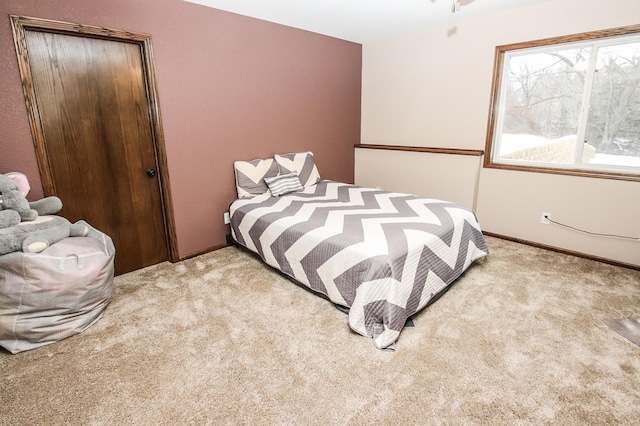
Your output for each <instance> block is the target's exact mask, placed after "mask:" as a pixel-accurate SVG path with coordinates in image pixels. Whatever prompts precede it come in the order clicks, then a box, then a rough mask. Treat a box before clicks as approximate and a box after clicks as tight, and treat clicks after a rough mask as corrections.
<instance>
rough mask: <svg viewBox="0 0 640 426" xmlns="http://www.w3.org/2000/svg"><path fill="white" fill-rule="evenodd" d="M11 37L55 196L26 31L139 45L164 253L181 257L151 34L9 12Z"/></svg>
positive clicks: (45, 176)
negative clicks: (158, 188)
mask: <svg viewBox="0 0 640 426" xmlns="http://www.w3.org/2000/svg"><path fill="white" fill-rule="evenodd" d="M9 16H10V19H11V28H12V31H13V40H14V43H15V47H16V55H17V56H18V66H19V69H20V79H21V81H22V90H23V92H24V98H25V102H26V103H27V114H28V116H29V124H30V126H31V135H32V137H33V143H34V148H35V153H36V159H37V162H38V169H39V171H40V179H41V182H42V187H43V190H44V195H45V196H49V195H55V194H56V188H55V185H54V181H53V177H52V173H51V167H50V164H49V155H48V153H47V149H46V144H45V139H44V131H43V126H42V122H41V120H40V111H39V109H38V102H37V98H36V93H35V88H34V85H33V78H32V73H31V66H30V65H29V57H28V53H29V52H28V49H27V43H26V36H25V32H26V31H41V32H50V33H57V34H67V35H75V36H80V37H91V38H99V39H104V40H111V41H117V42H125V43H133V44H136V45H138V46H139V48H140V52H141V60H142V64H143V71H142V74H143V76H144V79H145V86H146V92H147V93H146V94H147V108H148V112H149V118H150V122H151V134H152V139H153V147H154V152H155V157H156V158H155V160H156V167H157V170H158V179H159V184H160V197H161V200H162V216H163V221H164V228H165V236H166V244H167V248H168V250H167V252H168V254H169V261H170V262H177V261H179V260H180V258H179V255H178V244H177V237H176V232H175V218H174V215H173V204H172V201H171V192H170V189H169V188H170V185H169V168H168V165H167V155H166V149H165V143H164V133H163V130H162V120H161V116H160V104H159V102H158V92H157V89H156V78H155V69H154V66H153V51H152V48H151V35H149V34H144V33H136V32H130V31H122V30H115V29H110V28H103V27H97V26H91V25H82V24H74V23H69V22H62V21H54V20H49V19H41V18H33V17H27V16H21V15H9Z"/></svg>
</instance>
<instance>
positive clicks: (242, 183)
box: [233, 158, 278, 198]
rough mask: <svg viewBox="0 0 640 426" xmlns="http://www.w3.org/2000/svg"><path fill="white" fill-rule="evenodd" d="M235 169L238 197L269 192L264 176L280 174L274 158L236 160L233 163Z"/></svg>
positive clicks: (248, 196)
mask: <svg viewBox="0 0 640 426" xmlns="http://www.w3.org/2000/svg"><path fill="white" fill-rule="evenodd" d="M233 169H234V171H235V174H236V190H237V191H238V198H251V197H255V196H256V195H264V194H268V193H269V188H267V184H266V183H265V182H264V178H265V177H272V176H277V175H278V164H277V163H276V162H275V160H274V159H273V158H268V159H266V160H260V159H258V160H252V161H236V162H234V163H233Z"/></svg>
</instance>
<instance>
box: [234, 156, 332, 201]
mask: <svg viewBox="0 0 640 426" xmlns="http://www.w3.org/2000/svg"><path fill="white" fill-rule="evenodd" d="M233 167H234V171H235V175H236V190H237V192H238V198H251V197H255V196H258V195H267V194H269V195H273V196H276V197H277V196H281V195H285V194H289V193H291V192H294V191H300V190H302V189H304V188H307V187H309V186H312V185H315V184H317V183H318V182H320V173H319V172H318V168H317V167H316V164H315V160H314V158H313V152H311V151H309V152H300V153H288V154H281V155H276V156H275V157H274V158H268V159H257V160H252V161H236V162H234V163H233Z"/></svg>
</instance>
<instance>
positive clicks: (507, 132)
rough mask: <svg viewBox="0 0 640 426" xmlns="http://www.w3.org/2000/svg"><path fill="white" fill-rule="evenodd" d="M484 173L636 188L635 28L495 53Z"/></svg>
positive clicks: (638, 31) (639, 70)
mask: <svg viewBox="0 0 640 426" xmlns="http://www.w3.org/2000/svg"><path fill="white" fill-rule="evenodd" d="M491 105H492V108H491V111H490V114H489V126H488V131H487V146H486V152H487V155H486V157H485V167H495V168H504V169H515V170H527V171H536V172H547V173H562V174H572V175H584V176H592V177H605V178H614V179H624V180H638V181H640V25H637V26H632V27H623V28H616V29H611V30H604V31H596V32H591V33H583V34H577V35H573V36H565V37H558V38H554V39H546V40H539V41H534V42H528V43H520V44H514V45H508V46H498V47H497V48H496V60H495V69H494V77H493V89H492V100H491Z"/></svg>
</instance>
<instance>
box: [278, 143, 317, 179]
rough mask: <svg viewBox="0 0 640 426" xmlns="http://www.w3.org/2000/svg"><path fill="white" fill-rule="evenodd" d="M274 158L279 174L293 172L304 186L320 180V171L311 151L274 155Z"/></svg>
mask: <svg viewBox="0 0 640 426" xmlns="http://www.w3.org/2000/svg"><path fill="white" fill-rule="evenodd" d="M275 160H276V163H278V169H279V171H280V174H281V175H286V174H289V173H295V174H296V175H298V179H300V183H301V184H302V186H303V187H305V188H306V187H308V186H311V185H315V184H316V183H318V182H320V173H319V172H318V168H317V167H316V163H315V160H314V158H313V152H311V151H309V152H298V153H295V152H292V153H289V154H282V155H276V156H275Z"/></svg>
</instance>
